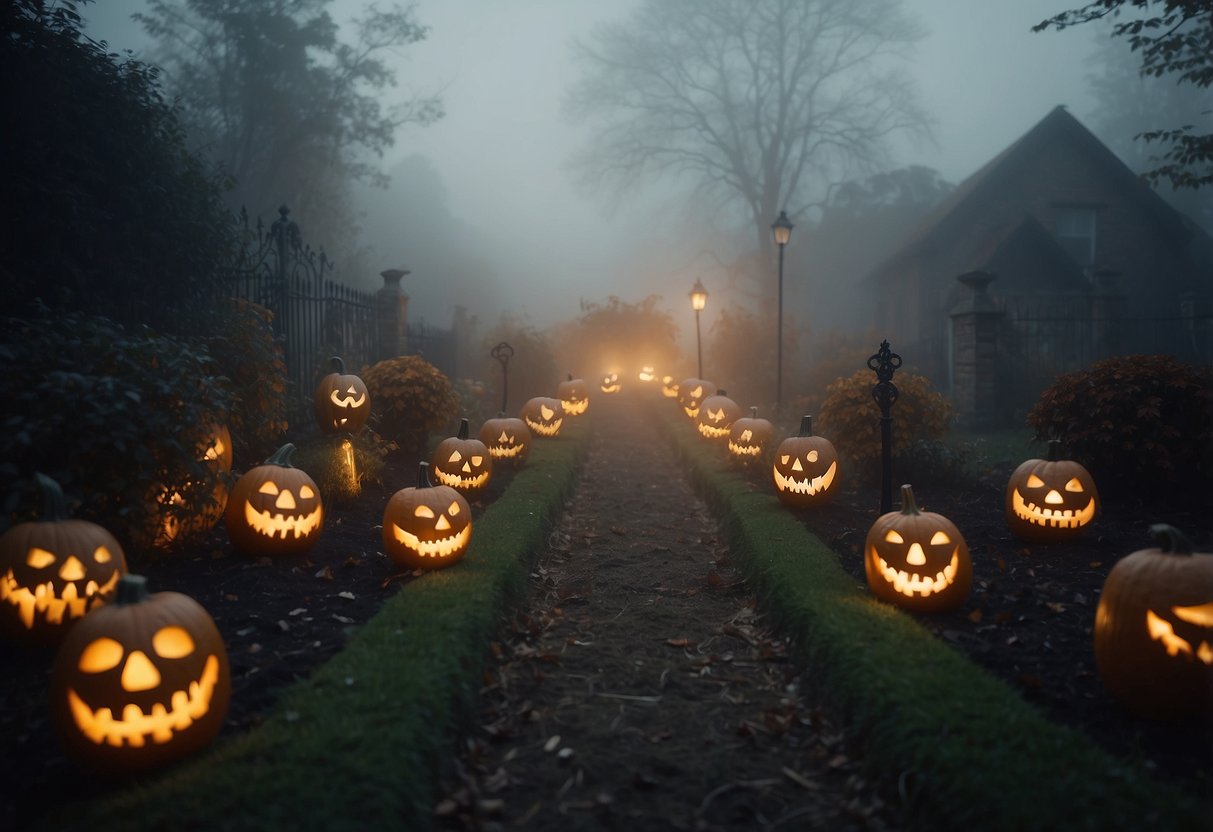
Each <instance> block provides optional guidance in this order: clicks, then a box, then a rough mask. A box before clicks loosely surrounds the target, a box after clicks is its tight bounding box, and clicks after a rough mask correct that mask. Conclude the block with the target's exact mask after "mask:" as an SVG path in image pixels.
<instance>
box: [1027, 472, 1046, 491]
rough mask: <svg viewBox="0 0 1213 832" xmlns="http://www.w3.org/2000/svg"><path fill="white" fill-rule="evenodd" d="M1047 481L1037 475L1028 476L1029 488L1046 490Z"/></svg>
mask: <svg viewBox="0 0 1213 832" xmlns="http://www.w3.org/2000/svg"><path fill="white" fill-rule="evenodd" d="M1044 487H1045V481H1044V480H1042V479H1041V478H1040V477H1038V476H1036V475H1035V474H1028V488H1044Z"/></svg>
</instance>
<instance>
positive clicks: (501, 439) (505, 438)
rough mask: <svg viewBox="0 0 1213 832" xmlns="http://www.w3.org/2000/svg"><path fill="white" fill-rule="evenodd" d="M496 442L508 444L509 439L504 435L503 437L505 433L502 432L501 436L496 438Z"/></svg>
mask: <svg viewBox="0 0 1213 832" xmlns="http://www.w3.org/2000/svg"><path fill="white" fill-rule="evenodd" d="M497 441H498V442H503V443H506V444H509V441H510V437H508V436H506V435H505V431H502V432H501V436H498V437H497Z"/></svg>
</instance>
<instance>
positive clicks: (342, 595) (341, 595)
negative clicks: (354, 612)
mask: <svg viewBox="0 0 1213 832" xmlns="http://www.w3.org/2000/svg"><path fill="white" fill-rule="evenodd" d="M330 574H331V573H330ZM337 597H338V598H345V599H346V600H348V601H353V600H354V593H352V592H349V591H346V592H338V593H337Z"/></svg>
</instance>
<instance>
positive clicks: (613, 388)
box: [598, 373, 623, 393]
mask: <svg viewBox="0 0 1213 832" xmlns="http://www.w3.org/2000/svg"><path fill="white" fill-rule="evenodd" d="M598 389H599V390H601V391H602V392H604V393H618V392H619V391H620V390H621V389H623V384H622V382H620V381H619V373H603V375H602V381H601V382H599V384H598Z"/></svg>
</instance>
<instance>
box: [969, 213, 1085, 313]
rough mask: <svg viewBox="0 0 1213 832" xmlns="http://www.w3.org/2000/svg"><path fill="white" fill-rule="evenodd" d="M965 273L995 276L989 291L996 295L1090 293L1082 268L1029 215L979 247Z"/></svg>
mask: <svg viewBox="0 0 1213 832" xmlns="http://www.w3.org/2000/svg"><path fill="white" fill-rule="evenodd" d="M969 271H984V272H989V273H991V274H993V275H996V276H997V277H998V278H999V279H998V282H997V283H996V284H995V285H994V287H993V289H994V292H995V294H999V295H1011V294H1017V295H1022V294H1032V293H1034V292H1074V293H1081V294H1085V293H1088V292H1090V291H1091V283H1090V281H1089V280H1087V278H1086V275H1084V274H1083V271H1082V268H1081V267H1080V266H1079V265H1078V264H1077V263H1076V262H1074V258H1073V257H1071V256H1070V255H1069V253H1068V252H1067V251H1066V250H1065V249H1064V248H1062V247H1061V244H1060V243H1058V242H1057V240H1056V239H1055V238H1054V237H1053V235H1052V234H1050V233H1049V232H1048V231H1047V230H1046V229H1045V227H1044V226H1043V225H1041V224H1040V223H1039V222H1037V220H1036V218H1035V217H1033V216H1032V215H1030V214H1024V215H1023V216H1022V217H1021V218H1020V220H1019V222H1017V223H1014V224H1010V225H1008V227H1007V228H1006V229H1005V230H1004V231H1003V232H1002V233H999V234H994V235H991V236H990V237H989V238H988V239H987V240H986V242H985V243H984V244H983V245H981V246H979V247H978V248H977V250H976V251H974V252H973V253H972V255H971V257H970V259H969V261H968V262H967V263H966V264H965V266H964V268H963V269H962V272H969Z"/></svg>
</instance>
